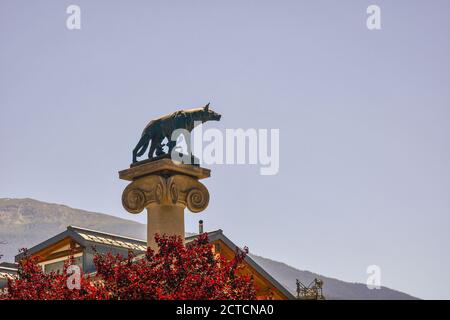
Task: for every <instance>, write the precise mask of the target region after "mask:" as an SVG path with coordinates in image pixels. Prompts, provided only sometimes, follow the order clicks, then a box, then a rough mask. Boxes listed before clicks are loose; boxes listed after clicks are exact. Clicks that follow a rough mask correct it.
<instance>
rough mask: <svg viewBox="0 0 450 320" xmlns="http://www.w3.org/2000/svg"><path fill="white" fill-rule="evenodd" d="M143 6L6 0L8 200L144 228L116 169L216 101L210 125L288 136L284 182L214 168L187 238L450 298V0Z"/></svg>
mask: <svg viewBox="0 0 450 320" xmlns="http://www.w3.org/2000/svg"><path fill="white" fill-rule="evenodd" d="M130 3H131V2H130V1H124V0H122V1H100V0H98V1H81V0H76V1H75V0H73V1H56V0H55V1H17V0H14V1H9V0H1V1H0V121H1V125H0V150H1V157H0V180H1V182H0V197H32V198H36V199H39V200H43V201H49V202H56V203H63V204H67V205H69V206H72V207H77V208H82V209H86V210H92V211H99V212H105V213H110V214H114V215H117V216H119V217H123V218H128V219H135V220H137V221H141V222H145V219H146V216H145V215H144V214H141V215H136V216H133V215H131V214H128V213H127V212H126V211H125V210H124V209H123V208H122V206H121V193H122V190H123V188H124V187H125V185H126V183H125V182H124V181H121V180H119V179H118V175H117V171H119V170H121V169H125V168H126V167H127V166H128V165H129V162H130V161H131V150H132V148H133V147H134V145H135V144H136V142H137V140H138V139H139V135H140V132H141V130H142V128H143V127H144V126H145V124H146V123H147V121H148V120H150V119H151V118H155V117H158V116H160V115H162V114H165V113H168V112H171V111H175V110H176V109H178V108H180V107H196V106H201V105H203V104H205V103H206V102H208V101H211V105H212V107H213V108H214V109H215V110H216V111H218V112H219V113H221V114H222V115H223V117H222V121H221V122H220V123H214V124H212V123H211V124H207V125H206V127H212V126H216V127H217V128H220V129H221V130H224V129H225V128H267V129H270V128H279V129H280V138H281V146H280V173H279V174H278V175H276V176H260V175H259V168H258V167H256V166H249V165H248V166H247V165H243V166H213V167H212V170H213V171H212V178H210V179H208V180H206V181H205V184H206V185H207V187H208V189H209V190H210V193H211V202H210V206H209V207H208V209H207V210H206V211H205V212H204V213H202V214H200V215H194V214H191V213H188V214H187V215H186V223H187V226H186V228H187V230H188V231H195V230H196V229H197V227H196V226H197V221H198V219H203V220H205V227H206V229H207V230H212V229H217V228H221V229H223V230H224V232H225V234H226V235H227V236H229V237H230V238H231V239H232V240H233V241H234V242H236V243H238V244H241V245H247V246H249V247H250V250H251V251H252V252H253V253H256V254H260V255H264V256H266V257H270V258H272V259H276V260H280V261H284V262H286V263H288V264H290V265H292V266H295V267H297V268H300V269H306V270H311V271H314V272H318V273H321V274H323V275H327V276H332V277H336V278H339V279H342V280H347V281H359V282H363V283H365V281H366V278H367V275H366V268H367V266H368V265H372V264H376V265H379V266H380V267H381V271H382V278H381V281H382V285H385V286H388V287H391V288H394V289H398V290H401V291H405V292H407V293H410V294H412V295H415V296H418V297H421V298H447V299H449V298H450V285H449V284H450V273H449V272H448V270H450V233H449V228H450V212H449V211H450V125H449V122H450V90H449V88H450V62H449V57H450V43H449V39H450V37H449V36H450V16H449V12H450V10H449V9H450V2H449V1H446V0H435V1H433V3H432V4H431V3H430V2H429V1H424V0H423V1H400V0H398V1H361V0H358V1H356V0H355V1H318V0H314V1H282V2H280V1H248V0H246V1H211V0H208V1H133V2H132V3H133V5H131V4H130ZM70 4H77V5H79V6H80V7H81V25H82V29H81V30H78V31H69V30H68V29H67V28H66V18H67V14H66V8H67V6H68V5H70ZM370 4H377V5H379V6H380V7H381V13H382V30H380V31H369V30H368V29H367V28H366V17H367V15H366V8H367V6H368V5H370Z"/></svg>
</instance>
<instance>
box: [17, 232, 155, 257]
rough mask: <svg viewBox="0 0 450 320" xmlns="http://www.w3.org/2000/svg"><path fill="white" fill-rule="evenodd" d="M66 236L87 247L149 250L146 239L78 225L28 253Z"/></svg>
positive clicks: (20, 255)
mask: <svg viewBox="0 0 450 320" xmlns="http://www.w3.org/2000/svg"><path fill="white" fill-rule="evenodd" d="M66 238H72V239H74V240H75V242H77V243H78V244H80V245H81V246H83V247H85V248H91V247H93V246H95V245H103V246H110V247H116V248H120V249H125V250H132V251H137V252H141V251H142V252H144V251H146V250H147V242H146V241H144V240H140V239H134V238H129V237H123V236H119V235H116V234H112V233H107V232H101V231H97V230H91V229H86V228H81V227H76V226H68V227H67V230H66V231H63V232H61V233H59V234H57V235H56V236H54V237H51V238H50V239H47V240H45V241H44V242H41V243H39V244H37V245H35V246H34V247H32V248H30V249H28V250H27V253H28V254H30V255H32V254H35V253H37V252H39V251H41V250H43V249H45V248H47V247H48V246H50V245H53V244H56V243H58V242H60V241H62V240H64V239H66ZM23 256H24V254H23V253H20V254H18V255H16V256H15V261H16V262H17V261H19V260H20V259H22V258H23Z"/></svg>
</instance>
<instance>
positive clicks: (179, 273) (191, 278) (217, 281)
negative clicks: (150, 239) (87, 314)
mask: <svg viewBox="0 0 450 320" xmlns="http://www.w3.org/2000/svg"><path fill="white" fill-rule="evenodd" d="M155 240H156V242H157V244H158V246H159V251H158V252H154V251H153V250H151V249H150V248H149V249H148V250H147V252H146V253H145V254H143V255H141V256H137V257H136V256H134V255H133V254H132V253H131V252H130V253H129V254H128V257H122V256H120V255H112V254H106V255H101V254H96V255H95V257H94V263H95V266H96V269H97V273H96V275H95V276H94V277H86V276H82V277H81V279H82V280H81V288H80V289H79V290H78V289H72V290H71V289H69V288H68V287H67V279H68V277H69V275H67V273H66V269H67V267H68V266H69V264H70V262H66V264H65V267H64V272H62V273H55V272H52V273H50V274H45V273H44V272H43V271H42V268H41V267H39V266H38V265H37V264H36V261H35V259H32V258H29V257H26V258H25V259H23V260H22V261H21V262H20V265H19V279H17V280H10V281H9V282H8V290H7V294H6V295H4V296H3V297H1V298H3V299H49V300H50V299H52V300H53V299H56V300H63V299H115V300H136V299H138V300H140V299H166V300H172V299H176V300H181V299H200V300H207V299H227V300H228V299H230V300H232V299H256V290H255V287H254V284H253V279H252V278H251V277H249V276H247V275H242V274H241V275H240V274H239V273H240V272H239V270H240V269H241V268H243V264H242V261H243V259H244V257H245V255H246V253H247V250H245V251H244V252H243V251H240V250H237V251H236V255H235V258H234V259H233V260H231V261H228V260H225V259H224V258H222V257H220V256H219V255H217V254H214V252H213V250H212V245H211V244H210V243H209V242H208V237H207V234H202V235H200V236H199V237H198V238H197V239H196V240H194V241H193V243H190V244H188V245H186V246H184V245H183V243H182V240H181V238H179V237H166V236H163V237H159V236H156V237H155ZM1 298H0V299H1Z"/></svg>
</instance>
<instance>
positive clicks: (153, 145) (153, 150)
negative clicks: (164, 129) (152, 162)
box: [148, 138, 160, 159]
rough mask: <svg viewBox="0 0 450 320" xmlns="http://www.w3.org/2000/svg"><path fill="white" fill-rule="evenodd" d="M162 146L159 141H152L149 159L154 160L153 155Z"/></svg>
mask: <svg viewBox="0 0 450 320" xmlns="http://www.w3.org/2000/svg"><path fill="white" fill-rule="evenodd" d="M159 144H160V142H159V139H155V138H153V139H152V144H151V145H150V150H149V151H148V158H149V159H151V158H153V153H154V152H155V149H156V147H157V146H158V145H159Z"/></svg>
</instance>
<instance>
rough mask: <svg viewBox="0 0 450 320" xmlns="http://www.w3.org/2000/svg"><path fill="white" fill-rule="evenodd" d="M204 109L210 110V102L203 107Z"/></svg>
mask: <svg viewBox="0 0 450 320" xmlns="http://www.w3.org/2000/svg"><path fill="white" fill-rule="evenodd" d="M203 110H205V111H208V110H209V102H208V104H207V105H206V106H205V107H204V108H203Z"/></svg>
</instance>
